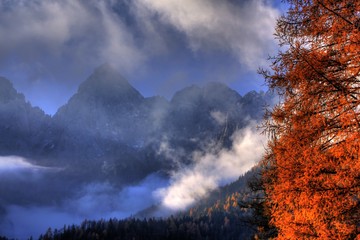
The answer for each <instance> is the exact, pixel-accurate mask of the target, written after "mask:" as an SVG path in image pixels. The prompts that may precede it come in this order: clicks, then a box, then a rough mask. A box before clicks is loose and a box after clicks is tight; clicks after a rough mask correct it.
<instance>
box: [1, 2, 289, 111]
mask: <svg viewBox="0 0 360 240" xmlns="http://www.w3.org/2000/svg"><path fill="white" fill-rule="evenodd" d="M283 9H284V5H282V4H281V3H279V2H278V1H277V0H276V1H275V0H267V1H266V0H222V1H219V0H181V1H180V0H122V1H120V0H2V1H1V2H0V36H1V38H0V75H1V76H4V77H6V78H8V79H9V80H11V81H12V82H13V84H14V86H15V88H16V89H17V90H18V91H19V92H22V93H24V94H25V96H26V98H27V99H28V100H29V101H30V102H31V103H32V104H33V105H34V106H39V107H40V108H42V109H43V110H44V111H45V112H47V113H49V114H54V113H55V112H56V110H57V108H58V107H60V106H61V105H63V104H65V103H66V102H67V100H68V99H69V98H70V97H71V95H72V94H74V93H75V92H76V90H77V87H78V86H79V84H80V83H81V82H82V81H84V80H85V79H86V78H87V77H88V76H89V75H90V74H91V73H92V71H93V70H94V69H95V68H96V67H97V66H99V65H101V64H103V63H110V64H111V65H113V66H114V67H115V68H116V69H117V70H118V71H119V72H120V73H121V74H122V75H123V76H124V77H125V78H126V79H127V80H128V81H129V82H130V83H131V84H132V85H133V86H135V87H136V88H137V89H138V90H139V91H140V92H141V93H142V94H143V95H144V96H154V95H162V96H165V97H166V98H171V96H172V95H173V94H174V92H175V91H177V90H180V89H181V88H183V87H185V86H189V85H191V84H199V85H202V84H205V83H206V82H210V81H220V82H224V83H226V84H228V85H229V86H231V87H232V88H234V89H236V90H237V91H238V92H239V93H240V94H245V93H246V92H248V91H250V90H266V86H265V85H264V81H263V79H262V77H261V76H259V75H258V74H257V73H256V71H257V69H258V68H259V67H266V66H268V65H269V63H268V62H267V61H266V59H267V57H268V56H269V55H274V54H275V53H276V51H277V43H276V41H275V40H274V38H273V32H274V26H275V21H276V18H277V17H279V15H280V13H281V11H283Z"/></svg>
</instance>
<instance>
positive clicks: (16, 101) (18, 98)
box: [0, 77, 50, 156]
mask: <svg viewBox="0 0 360 240" xmlns="http://www.w3.org/2000/svg"><path fill="white" fill-rule="evenodd" d="M49 122H50V117H49V116H47V115H45V113H44V112H43V111H42V110H41V109H39V108H37V107H32V106H31V104H30V103H28V102H26V101H25V97H24V95H23V94H20V93H18V92H17V91H16V90H15V89H14V87H13V85H12V84H11V82H10V81H9V80H7V79H5V78H3V77H0V155H14V154H18V155H25V156H27V155H30V154H31V152H32V151H33V150H35V149H36V148H38V145H39V144H41V142H42V139H43V137H44V135H43V134H44V132H45V131H46V130H47V128H48V126H49ZM35 152H36V150H35Z"/></svg>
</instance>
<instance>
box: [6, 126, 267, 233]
mask: <svg viewBox="0 0 360 240" xmlns="http://www.w3.org/2000/svg"><path fill="white" fill-rule="evenodd" d="M232 140H233V145H232V147H231V148H229V149H226V148H223V149H221V148H219V147H217V146H216V144H210V145H209V147H208V148H207V150H205V151H197V152H194V153H192V154H191V156H184V152H182V153H181V152H180V155H179V156H177V155H176V151H175V150H174V149H168V148H169V146H168V145H166V144H163V145H162V154H166V153H167V157H168V158H169V157H173V161H179V160H180V158H181V157H187V158H189V157H191V158H192V160H193V162H192V164H191V165H181V164H178V170H176V171H175V172H173V173H172V174H171V176H170V178H168V177H164V176H163V175H161V174H159V173H154V174H152V175H149V176H148V177H147V178H145V179H144V180H142V181H141V182H139V183H138V184H135V185H129V186H126V187H124V188H119V187H116V186H115V185H113V184H111V183H110V182H88V183H86V184H84V183H83V184H82V185H78V186H76V185H71V184H73V183H71V182H67V181H66V178H65V177H64V176H63V175H62V171H52V170H53V169H51V168H45V167H41V166H37V165H33V164H31V163H30V162H29V161H27V160H26V159H24V158H21V157H14V156H12V157H0V173H1V174H0V181H1V182H2V184H0V192H1V193H2V194H8V195H13V196H7V197H4V195H3V197H1V198H0V236H1V235H5V236H7V237H10V238H18V239H27V238H28V237H30V236H33V237H35V238H36V237H38V236H39V234H41V233H44V232H46V230H47V229H48V228H49V227H51V228H53V229H54V228H58V229H61V228H62V227H63V226H64V225H65V224H66V225H69V224H80V223H81V222H82V221H83V220H85V219H92V220H98V219H108V218H118V219H121V218H126V217H130V216H132V215H134V214H136V213H138V212H139V211H142V210H144V209H147V208H149V207H150V206H152V205H157V206H159V210H158V211H157V212H155V213H153V214H154V216H156V217H158V216H162V217H165V216H167V215H169V214H172V213H174V212H176V211H179V210H185V209H187V208H188V207H190V206H191V205H193V204H195V203H196V201H198V200H200V199H201V198H204V197H206V196H207V194H208V193H209V192H210V191H211V190H214V189H216V188H217V187H219V186H222V185H225V184H227V183H230V182H232V181H234V180H236V179H237V178H238V177H239V176H240V175H241V174H244V173H245V172H246V171H248V170H250V169H251V168H252V167H253V166H254V164H255V163H256V162H258V161H259V160H260V159H261V156H262V154H263V152H264V145H265V141H266V139H265V136H263V135H261V134H260V133H259V131H258V130H257V129H256V127H255V124H250V125H249V126H248V127H246V128H244V129H242V130H238V131H237V132H235V133H234V134H233V136H232ZM169 153H172V154H169ZM50 170H51V171H50ZM24 173H31V174H24ZM54 178H56V179H57V180H56V181H55V180H54ZM25 180H26V181H25ZM89 181H90V180H89ZM59 182H60V183H62V182H63V185H59V184H58V183H59ZM7 186H11V187H13V186H16V188H17V189H16V191H13V190H11V188H9V187H7ZM34 195H36V196H34ZM59 196H60V199H58V198H59ZM17 198H22V200H21V201H20V200H19V199H17ZM24 198H25V199H24Z"/></svg>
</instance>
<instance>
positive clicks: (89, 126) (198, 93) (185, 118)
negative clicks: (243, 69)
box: [0, 65, 271, 180]
mask: <svg viewBox="0 0 360 240" xmlns="http://www.w3.org/2000/svg"><path fill="white" fill-rule="evenodd" d="M270 99H271V95H270V94H267V93H257V92H250V93H248V94H247V95H245V96H243V97H242V96H240V95H239V94H238V93H237V92H236V91H234V90H232V89H230V88H228V87H227V86H226V85H224V84H221V83H209V84H207V85H205V86H204V87H198V86H195V85H194V86H190V87H188V88H185V89H183V90H181V91H179V92H177V93H176V94H175V95H174V97H173V98H172V99H171V101H167V100H166V99H164V98H162V97H159V96H156V97H150V98H144V97H143V96H142V95H141V94H140V93H139V92H138V91H137V90H136V89H135V88H133V87H132V86H131V85H130V84H129V82H128V81H126V80H125V79H124V78H123V77H122V76H121V75H120V74H119V73H117V72H116V71H115V70H114V69H113V68H112V67H111V66H109V65H103V66H101V67H99V68H97V69H96V70H95V71H94V72H93V74H92V75H91V76H90V77H89V78H88V79H87V80H86V81H85V82H83V83H82V84H81V85H80V87H79V89H78V91H77V93H76V94H75V95H74V96H73V97H72V98H71V99H70V100H69V101H68V103H67V104H65V105H64V106H62V107H61V108H60V109H59V110H58V112H57V113H56V114H55V115H54V116H53V117H52V118H50V117H49V116H47V115H45V114H44V112H43V111H41V110H40V109H39V108H34V107H32V106H31V105H30V104H29V103H27V102H26V101H25V99H24V96H23V95H22V94H19V93H17V91H16V90H15V89H14V88H13V87H12V85H11V83H10V82H9V81H8V80H6V79H4V78H0V153H1V154H2V155H4V154H13V155H26V156H34V157H35V156H36V157H37V158H40V159H42V160H43V163H45V164H52V165H61V166H69V169H77V170H81V171H82V172H83V173H84V174H91V175H93V176H94V177H106V178H107V177H116V178H119V179H122V180H124V179H127V180H129V179H130V180H137V179H141V178H142V177H144V176H145V175H147V174H149V173H151V172H154V171H159V170H164V169H165V170H170V169H169V168H171V167H172V166H171V164H169V161H167V158H168V156H165V155H164V154H162V153H161V151H160V148H161V146H163V144H164V143H166V144H167V146H168V147H169V148H171V149H174V150H176V151H179V152H182V153H183V156H184V158H183V159H182V161H184V162H189V161H191V159H189V158H187V157H186V156H190V155H191V153H192V151H194V150H199V149H202V148H203V147H204V145H205V144H207V143H208V142H210V141H212V142H216V143H217V144H219V145H221V146H222V147H230V146H231V144H232V140H231V135H232V134H233V133H234V132H235V131H236V130H237V129H241V128H243V127H245V126H246V125H247V124H248V122H249V121H250V120H259V119H260V118H261V117H262V113H263V106H264V105H266V103H267V102H269V100H270ZM70 166H71V167H70Z"/></svg>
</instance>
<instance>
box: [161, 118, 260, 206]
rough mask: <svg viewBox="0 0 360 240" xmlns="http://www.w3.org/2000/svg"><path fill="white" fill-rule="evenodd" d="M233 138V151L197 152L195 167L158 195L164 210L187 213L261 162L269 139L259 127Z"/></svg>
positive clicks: (176, 175)
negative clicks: (209, 194) (185, 210)
mask: <svg viewBox="0 0 360 240" xmlns="http://www.w3.org/2000/svg"><path fill="white" fill-rule="evenodd" d="M232 138H233V146H232V147H231V149H217V148H216V147H214V146H212V148H209V149H208V151H206V152H194V153H193V161H194V164H193V165H191V166H188V167H184V168H183V169H181V170H180V171H178V172H175V173H174V174H173V176H172V177H171V180H170V186H169V187H166V188H161V189H158V190H156V191H155V193H154V194H155V195H157V196H158V197H160V198H161V204H162V206H163V207H165V208H168V209H170V210H173V211H174V210H184V209H186V208H188V207H189V206H191V205H192V204H194V203H195V202H196V201H198V200H199V199H201V198H203V197H205V196H206V195H207V194H208V193H209V192H210V191H211V190H214V189H216V188H217V187H219V186H222V185H225V184H227V183H230V182H232V181H235V180H236V179H237V178H238V177H239V176H240V175H242V174H244V173H245V172H247V171H248V170H250V169H251V168H252V167H253V166H254V165H255V163H257V162H258V161H259V160H260V159H261V156H262V154H263V153H264V150H265V147H264V146H265V141H266V138H265V136H264V135H261V134H260V132H259V130H257V128H256V126H255V124H251V125H249V126H248V127H246V128H245V129H242V130H239V131H237V132H235V133H234V134H233V136H232ZM175 160H176V159H175Z"/></svg>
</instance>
